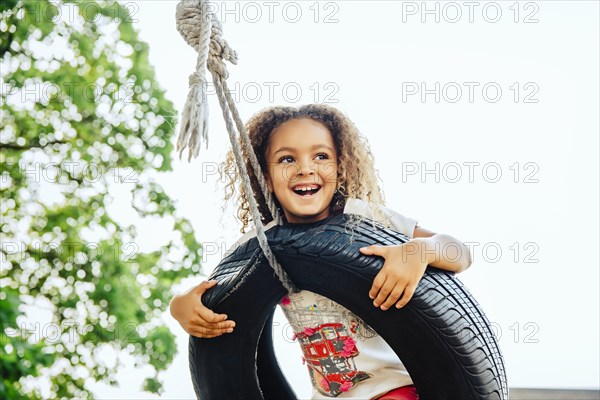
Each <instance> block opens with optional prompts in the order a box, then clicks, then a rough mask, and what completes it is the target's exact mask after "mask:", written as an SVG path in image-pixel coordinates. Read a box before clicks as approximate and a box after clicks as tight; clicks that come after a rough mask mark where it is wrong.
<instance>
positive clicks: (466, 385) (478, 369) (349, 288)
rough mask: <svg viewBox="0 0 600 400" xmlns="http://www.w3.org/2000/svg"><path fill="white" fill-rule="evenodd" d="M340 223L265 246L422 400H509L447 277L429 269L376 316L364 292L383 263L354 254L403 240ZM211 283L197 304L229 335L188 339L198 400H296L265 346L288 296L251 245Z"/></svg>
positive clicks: (278, 230) (472, 309) (292, 229)
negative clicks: (359, 322)
mask: <svg viewBox="0 0 600 400" xmlns="http://www.w3.org/2000/svg"><path fill="white" fill-rule="evenodd" d="M348 221H349V217H348V215H345V214H341V215H337V216H334V217H331V218H328V219H326V220H322V221H318V222H316V223H312V224H293V225H283V226H275V227H273V228H271V229H270V230H268V231H267V237H268V239H269V243H270V245H271V248H272V249H273V252H274V254H275V255H276V257H277V259H278V260H279V261H280V263H281V265H282V266H283V267H284V268H285V270H286V272H287V273H288V275H289V276H290V278H291V279H292V280H293V281H294V283H295V284H296V285H297V286H298V287H299V288H300V289H305V290H310V291H312V292H315V293H318V294H321V295H323V296H325V297H328V298H330V299H332V300H333V301H335V302H337V303H339V304H341V305H342V306H344V307H346V308H347V309H349V310H350V311H352V312H353V313H355V314H356V315H358V316H359V317H361V318H362V319H363V320H364V321H365V322H366V323H367V324H369V325H370V326H371V327H372V328H373V329H375V330H376V331H377V333H378V334H379V335H381V336H382V338H383V339H384V340H385V341H386V342H387V343H388V344H389V345H390V347H392V349H394V351H395V352H396V354H397V355H398V356H399V357H400V359H401V360H402V362H403V363H404V365H405V366H406V368H407V370H408V372H409V374H410V376H411V378H412V380H413V382H414V385H415V386H416V389H417V392H418V393H419V397H420V398H421V399H422V400H429V399H432V400H433V399H435V400H437V399H460V400H463V399H507V398H508V386H507V383H506V374H505V371H504V362H503V359H502V355H501V353H500V349H499V347H498V343H497V341H496V339H495V337H494V335H493V333H492V330H491V329H490V324H489V322H488V320H487V318H486V317H485V315H484V313H483V311H482V310H481V308H480V307H479V305H478V304H477V302H476V301H475V300H474V299H473V297H472V296H471V295H470V293H469V292H468V291H467V289H466V288H465V287H464V286H463V285H462V284H461V283H460V281H458V280H457V279H456V278H455V277H454V274H452V273H449V272H446V271H442V270H439V269H436V268H432V267H428V268H427V271H426V272H425V275H424V276H423V278H422V279H421V281H420V283H419V285H418V287H417V289H416V291H415V294H414V295H413V298H412V299H411V301H410V302H409V303H408V304H407V305H406V306H405V307H403V308H402V309H399V310H398V309H396V308H395V307H392V308H391V309H389V310H387V311H382V310H380V309H378V308H375V307H373V304H372V300H370V299H369V297H368V292H369V289H370V287H371V285H372V282H373V279H374V278H375V276H376V275H377V273H378V271H379V270H380V269H381V267H382V266H383V258H381V257H373V256H365V255H363V254H362V253H360V252H359V250H358V249H359V248H360V247H363V246H365V245H370V244H380V245H392V244H401V243H405V242H406V241H407V240H408V238H406V237H405V236H404V235H402V234H400V233H397V232H395V231H393V230H390V229H387V228H385V227H383V226H382V225H381V224H378V223H376V224H375V227H373V225H372V224H371V222H368V221H362V222H360V223H359V225H358V226H356V227H355V233H354V235H353V237H352V238H351V233H350V232H348V231H347V230H346V229H345V227H346V225H347V223H348ZM211 278H212V279H216V280H218V281H219V284H218V285H217V286H215V287H213V288H212V289H211V290H209V291H208V292H206V293H205V294H204V295H203V298H202V301H203V303H204V304H205V305H206V306H207V307H208V308H211V309H213V310H215V312H218V313H226V314H227V315H228V316H229V318H230V319H232V320H234V321H235V322H236V328H235V330H234V332H233V333H230V334H224V335H222V336H220V337H217V338H213V339H200V338H196V337H190V349H189V350H190V352H189V355H190V370H191V375H192V381H193V383H194V390H195V391H196V395H197V396H198V398H201V399H203V400H212V399H215V400H220V399H263V398H264V399H274V400H279V399H294V398H296V396H295V394H294V392H293V390H292V389H291V388H290V386H289V384H288V383H287V381H286V380H285V378H284V376H283V374H282V373H281V370H280V369H279V366H278V364H277V360H276V358H275V354H274V351H273V344H272V340H271V339H272V337H271V334H272V333H271V330H272V327H271V321H272V317H273V311H274V308H275V306H276V305H277V303H278V302H279V301H280V299H281V298H282V297H283V296H284V295H285V293H286V291H285V289H284V288H283V287H282V285H281V284H280V283H279V281H278V279H277V278H276V277H275V275H274V273H273V270H272V269H271V267H270V266H269V265H268V263H267V262H266V260H265V258H264V256H263V254H262V252H261V250H260V248H259V247H258V242H257V239H256V238H253V239H251V240H249V241H247V242H246V243H244V244H243V245H241V246H240V247H239V248H237V249H236V250H235V251H234V252H233V253H232V254H231V255H229V256H228V257H226V258H225V259H223V261H222V262H221V263H220V264H219V266H217V268H216V269H215V270H214V272H213V273H212V274H211ZM332 282H335V285H332V284H331V283H332ZM341 289H343V290H341Z"/></svg>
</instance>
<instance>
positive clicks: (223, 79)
mask: <svg viewBox="0 0 600 400" xmlns="http://www.w3.org/2000/svg"><path fill="white" fill-rule="evenodd" d="M176 20H177V30H178V31H179V33H180V34H181V35H182V36H183V38H184V39H185V41H186V42H187V43H188V44H189V45H190V46H192V47H193V48H194V49H195V50H196V51H197V52H198V59H197V62H196V71H195V72H194V73H192V74H191V75H190V78H189V86H190V92H189V93H188V97H187V100H186V103H185V107H184V109H183V113H182V121H181V130H180V132H179V138H178V140H177V151H178V152H179V158H180V159H181V155H182V153H183V151H184V150H185V148H186V147H189V149H188V162H189V161H191V159H192V157H194V158H195V157H197V156H198V154H199V152H200V143H201V142H202V141H204V142H205V144H206V148H208V102H207V98H206V86H207V82H206V78H205V70H206V69H208V70H209V71H210V72H211V74H212V78H213V84H214V86H215V91H216V93H217V98H218V99H219V105H220V106H221V110H222V112H223V118H224V119H225V126H226V128H227V132H228V134H229V140H230V141H231V146H232V149H233V154H234V156H235V161H236V163H237V166H238V169H239V171H240V177H241V180H242V185H243V188H244V192H245V196H246V201H248V204H249V205H250V212H251V214H252V219H253V220H254V225H255V227H256V233H257V235H256V236H257V238H258V243H259V246H260V248H261V249H262V251H263V253H264V255H265V257H266V259H267V260H268V262H269V264H270V265H271V268H273V270H274V272H275V275H276V276H277V278H278V279H279V280H280V281H281V283H282V285H283V286H284V287H285V288H286V289H287V291H288V292H290V293H293V292H298V291H299V290H298V288H297V287H296V286H295V285H294V283H293V282H292V280H291V279H290V278H289V276H288V275H287V273H286V272H285V271H284V270H283V268H282V267H281V265H280V264H279V262H278V261H277V259H276V258H275V255H274V254H273V251H272V250H271V247H270V246H269V242H268V240H267V236H266V234H265V227H264V226H263V224H262V222H261V216H260V211H259V209H258V204H257V202H256V199H255V197H254V196H253V193H254V191H253V190H252V185H251V183H250V177H249V176H248V171H247V168H246V163H245V162H244V159H243V153H242V147H241V146H240V143H239V140H238V139H237V138H236V127H237V131H238V133H239V135H240V137H241V139H242V140H241V142H242V145H243V146H244V150H245V152H246V154H247V155H248V159H249V161H250V165H251V167H252V170H253V171H254V175H255V176H256V178H257V180H258V183H259V186H260V190H261V191H262V194H263V196H264V198H265V202H266V204H267V206H268V208H269V211H270V212H271V215H272V216H273V219H274V220H275V221H276V222H277V224H278V225H281V223H282V218H281V213H280V212H279V210H278V209H277V206H276V205H275V200H274V196H273V194H272V193H271V192H270V191H269V188H268V185H267V181H266V179H265V177H264V174H263V172H262V169H261V168H260V164H259V162H258V159H257V157H256V154H255V153H254V149H253V148H252V144H251V142H250V137H249V136H248V132H247V131H246V128H245V126H244V124H243V122H242V119H241V118H240V116H239V113H238V110H237V108H236V106H235V103H234V101H233V98H232V97H231V93H230V91H229V87H228V86H227V78H228V77H229V72H228V71H227V66H226V65H225V61H229V62H230V63H232V64H237V53H236V52H235V51H234V50H233V49H231V47H229V44H228V43H227V41H225V40H224V39H223V36H222V34H223V27H222V24H221V21H219V20H218V18H217V16H216V15H215V14H214V13H212V12H211V11H210V9H209V7H208V1H207V0H182V1H181V2H180V3H179V4H177V10H176ZM232 117H233V120H234V121H235V125H236V127H234V123H233V122H232Z"/></svg>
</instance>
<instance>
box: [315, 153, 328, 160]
mask: <svg viewBox="0 0 600 400" xmlns="http://www.w3.org/2000/svg"><path fill="white" fill-rule="evenodd" d="M317 158H318V159H319V160H328V159H329V155H328V154H327V153H319V154H317Z"/></svg>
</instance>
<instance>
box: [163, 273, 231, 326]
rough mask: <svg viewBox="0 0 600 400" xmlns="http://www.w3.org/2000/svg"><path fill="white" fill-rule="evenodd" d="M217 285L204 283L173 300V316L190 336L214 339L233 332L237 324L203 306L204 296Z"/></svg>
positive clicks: (171, 308) (208, 282) (212, 282)
mask: <svg viewBox="0 0 600 400" xmlns="http://www.w3.org/2000/svg"><path fill="white" fill-rule="evenodd" d="M216 284H217V281H215V280H211V281H204V282H202V283H201V284H200V285H198V286H196V287H194V288H192V289H190V290H188V291H187V292H185V293H184V294H181V295H176V296H175V297H173V299H171V304H170V305H169V309H170V311H171V315H172V316H173V318H175V319H176V320H177V322H179V325H181V327H182V328H183V330H185V331H186V332H187V333H188V334H190V335H192V336H196V337H199V338H214V337H217V336H221V335H222V334H224V333H231V332H233V328H234V327H235V322H233V321H231V320H227V315H225V314H216V313H214V312H213V311H212V310H210V309H208V308H206V307H205V306H204V305H203V304H202V301H201V296H202V294H204V292H206V291H207V290H208V289H210V288H212V287H213V286H215V285H216Z"/></svg>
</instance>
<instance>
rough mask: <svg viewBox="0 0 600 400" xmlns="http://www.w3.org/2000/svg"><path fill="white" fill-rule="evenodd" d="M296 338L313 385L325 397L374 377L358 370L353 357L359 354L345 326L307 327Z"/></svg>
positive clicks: (333, 324)
mask: <svg viewBox="0 0 600 400" xmlns="http://www.w3.org/2000/svg"><path fill="white" fill-rule="evenodd" d="M296 338H297V339H298V340H299V342H300V346H301V347H302V352H303V353H304V360H305V361H306V365H307V366H308V371H309V374H310V378H311V380H312V381H313V386H314V387H315V388H317V390H319V392H321V393H322V394H324V395H326V396H337V395H339V394H340V393H342V392H347V391H348V390H349V389H350V388H351V387H352V386H354V384H355V383H357V382H360V381H364V380H365V379H369V378H370V377H371V375H370V374H368V373H366V372H364V371H358V370H357V369H356V365H355V364H354V357H356V356H357V355H358V354H359V352H358V349H357V348H356V343H355V341H354V339H352V338H351V337H350V336H348V330H347V329H346V327H345V326H343V325H342V324H339V323H330V324H321V325H319V326H316V327H314V328H305V329H304V331H303V332H301V333H299V334H297V335H296Z"/></svg>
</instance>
